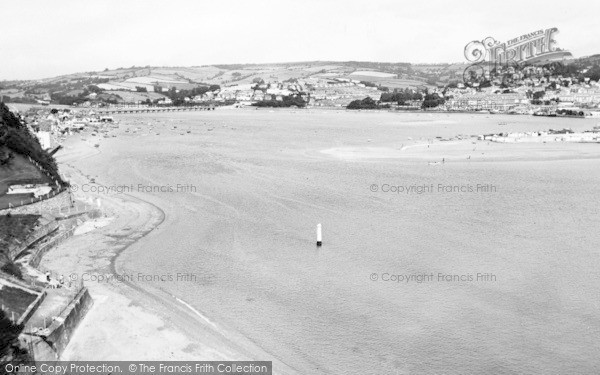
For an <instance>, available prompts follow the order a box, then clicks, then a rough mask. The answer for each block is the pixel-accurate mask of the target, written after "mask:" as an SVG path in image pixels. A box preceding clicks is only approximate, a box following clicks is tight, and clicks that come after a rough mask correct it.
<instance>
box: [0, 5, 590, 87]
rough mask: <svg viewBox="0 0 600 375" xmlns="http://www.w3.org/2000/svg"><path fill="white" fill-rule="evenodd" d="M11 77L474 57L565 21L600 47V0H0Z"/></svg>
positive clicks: (580, 47)
mask: <svg viewBox="0 0 600 375" xmlns="http://www.w3.org/2000/svg"><path fill="white" fill-rule="evenodd" d="M0 14H1V15H2V17H1V18H0V79H33V78H44V77H53V76H57V75H60V74H67V73H74V72H83V71H94V70H103V69H104V68H111V69H112V68H118V67H130V66H132V65H136V66H145V65H155V66H156V65H157V66H195V65H208V64H218V63H264V62H289V61H308V60H339V61H341V60H361V61H386V62H412V63H415V62H458V61H464V60H465V59H464V56H463V48H464V46H465V45H466V44H467V43H468V42H470V41H472V40H475V39H478V40H481V39H483V38H485V37H487V36H492V37H494V38H496V39H497V40H500V41H506V40H508V39H511V38H513V37H517V36H520V35H521V34H526V33H529V32H532V31H535V30H538V29H541V28H548V27H553V26H555V27H558V29H559V30H560V32H559V34H557V36H556V40H557V42H558V46H560V47H562V48H565V49H568V50H570V51H571V52H572V53H573V55H575V56H576V57H578V56H585V55H590V54H594V53H600V43H599V42H598V41H596V38H597V37H598V35H600V19H599V17H600V3H598V2H595V1H591V0H586V1H582V0H569V1H564V0H562V1H556V0H550V1H537V0H534V1H529V0H527V1H525V0H518V1H515V0H508V1H504V0H503V1H499V0H498V1H493V2H491V1H487V0H484V1H481V0H479V1H470V0H467V1H453V2H452V1H448V0H422V1H418V0H417V1H415V0H412V1H404V0H402V1H401V0H389V1H388V0H371V1H365V0H360V1H355V0H339V1H338V0H331V1H329V0H295V1H288V0H278V1H266V0H240V1H238V0H234V1H232V0H229V1H222V0H221V1H217V0H215V1H200V0H196V1H189V0H175V1H174V0H162V1H155V0H143V1H141V0H140V1H130V0H101V1H100V0H85V1H83V0H65V1H61V0H57V1H47V0H44V1H37V0H19V1H8V0H0Z"/></svg>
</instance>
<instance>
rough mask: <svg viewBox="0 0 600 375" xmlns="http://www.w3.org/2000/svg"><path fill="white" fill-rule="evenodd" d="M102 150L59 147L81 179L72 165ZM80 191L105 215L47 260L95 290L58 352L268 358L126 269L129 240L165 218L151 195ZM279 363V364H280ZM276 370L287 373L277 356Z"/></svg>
mask: <svg viewBox="0 0 600 375" xmlns="http://www.w3.org/2000/svg"><path fill="white" fill-rule="evenodd" d="M97 154H98V150H97V149H96V148H93V146H92V145H90V144H89V143H88V142H83V141H74V142H73V143H71V144H70V145H69V146H67V147H65V149H63V150H61V152H60V153H59V154H58V155H57V160H58V162H59V164H60V168H61V172H62V173H63V174H64V175H65V176H66V177H67V178H68V179H69V181H70V182H71V183H72V184H74V185H76V186H82V185H84V184H86V183H89V181H90V176H88V175H84V174H83V173H82V172H81V171H80V170H79V169H77V168H76V167H74V166H73V165H71V164H70V163H71V162H72V161H74V160H78V161H82V160H84V159H85V158H87V157H90V156H92V155H97ZM75 196H76V197H78V198H80V199H83V200H87V201H90V199H91V202H93V203H94V204H96V203H97V199H98V198H100V202H101V203H100V204H101V209H102V212H103V214H104V217H102V218H99V219H95V220H90V221H88V222H85V223H84V224H82V225H81V226H80V227H79V228H78V229H77V230H76V231H75V235H74V236H73V237H72V238H71V239H69V240H68V241H66V242H65V243H63V244H61V245H59V246H57V247H55V248H53V249H52V250H51V251H49V252H48V253H47V254H46V255H45V256H44V258H43V261H42V266H43V267H45V268H47V269H50V270H52V271H54V272H56V273H57V274H58V273H64V274H65V275H68V279H69V280H72V281H77V280H79V279H82V278H83V279H84V283H85V285H86V286H87V287H88V288H89V290H90V293H91V295H92V297H93V298H94V306H93V308H92V309H91V311H90V312H89V313H88V314H87V316H86V318H85V319H84V321H83V322H82V324H81V325H80V326H79V327H78V329H77V331H76V334H75V335H74V336H73V338H72V340H71V342H70V343H69V345H68V347H67V350H66V351H65V352H64V353H63V356H62V357H61V360H90V359H93V360H133V359H135V360H156V359H157V358H160V359H165V360H196V361H197V360H252V359H258V358H267V357H268V358H269V360H274V361H275V362H277V361H276V359H272V358H271V357H270V356H268V355H267V354H266V353H265V352H263V351H262V350H261V349H260V348H258V347H257V346H256V345H254V344H253V343H251V342H250V341H249V340H247V339H245V338H242V337H238V336H235V335H234V334H230V333H229V332H227V331H226V329H224V328H222V327H218V326H217V325H216V324H214V323H213V322H211V321H210V320H208V319H207V318H206V317H204V316H203V315H202V314H201V313H200V312H199V311H197V310H195V309H194V308H192V307H191V306H190V305H189V304H187V303H185V301H182V300H181V299H177V298H176V297H174V296H171V295H169V294H166V293H164V292H161V291H160V290H158V289H155V288H151V287H148V286H146V287H141V286H140V284H139V283H132V282H130V281H129V280H127V279H119V277H118V276H117V277H115V278H113V279H110V278H111V275H112V276H116V275H122V274H123V271H122V270H121V266H120V263H119V255H120V254H121V253H122V252H124V251H126V250H127V249H128V248H129V247H130V246H131V245H133V244H136V245H137V246H143V242H144V241H147V240H151V237H152V236H153V235H154V233H155V232H156V231H159V230H160V225H161V224H162V223H163V222H164V221H165V219H166V218H165V214H164V212H163V211H162V210H161V209H160V208H159V207H157V206H155V205H153V204H152V203H150V202H147V201H143V200H141V199H139V198H135V197H133V196H130V195H126V194H122V195H102V196H97V195H94V194H91V193H86V194H81V193H77V192H75ZM67 270H68V272H67ZM279 371H281V372H279ZM278 373H288V370H287V369H286V366H285V365H283V364H282V363H278Z"/></svg>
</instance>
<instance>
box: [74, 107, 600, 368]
mask: <svg viewBox="0 0 600 375" xmlns="http://www.w3.org/2000/svg"><path fill="white" fill-rule="evenodd" d="M137 118H140V119H143V121H144V125H132V126H123V125H122V126H121V128H122V129H123V128H127V127H129V128H133V127H135V126H141V127H142V128H143V129H145V128H146V127H147V126H148V125H147V123H148V122H152V123H156V119H157V120H159V121H160V122H161V124H160V125H154V130H152V131H145V130H142V131H140V132H139V133H141V134H147V135H143V136H142V135H140V134H138V135H136V136H132V135H129V134H125V133H123V134H122V135H121V136H120V137H119V138H110V139H106V140H105V141H103V144H102V146H101V148H100V149H101V151H102V153H101V154H100V155H98V156H95V157H92V158H88V159H86V160H85V161H81V162H80V167H81V168H82V169H83V170H84V171H88V172H91V171H93V173H92V174H93V175H96V174H97V175H98V181H99V182H101V183H103V184H106V185H131V184H133V185H134V186H135V190H138V189H137V185H138V184H141V185H143V186H144V187H147V186H151V187H154V188H156V187H157V186H162V187H165V186H170V187H171V189H170V190H173V191H169V189H163V190H167V191H163V192H160V191H154V192H138V191H136V192H134V193H133V194H134V195H137V196H140V197H143V198H144V199H147V200H149V201H151V202H153V203H155V204H157V205H159V206H160V207H161V208H163V210H164V211H165V212H166V214H167V220H166V221H165V223H163V224H162V225H161V227H160V228H159V229H158V230H157V231H156V232H155V233H154V234H153V235H152V236H151V238H148V239H146V240H145V241H144V246H133V247H132V248H131V249H130V250H128V252H126V253H125V254H124V255H123V256H122V258H121V261H122V264H123V265H124V268H126V269H127V270H130V271H132V272H141V273H144V274H171V275H176V274H177V273H191V274H193V275H195V276H196V278H195V280H193V281H191V282H190V281H186V280H184V281H177V280H175V281H173V282H160V281H157V282H154V283H153V285H154V286H157V287H159V288H161V289H163V290H165V291H167V292H168V293H171V294H173V295H175V296H177V297H178V298H181V299H182V300H183V301H186V302H187V303H189V304H190V305H191V306H193V308H194V309H196V310H197V311H199V312H200V313H202V314H203V315H205V316H206V317H207V318H208V319H210V321H212V322H215V324H217V325H222V326H224V327H227V328H228V329H234V330H236V331H238V332H240V333H242V334H243V335H245V336H247V337H249V338H250V339H251V340H252V341H254V342H255V343H256V344H258V345H259V346H261V347H263V348H264V349H265V350H266V351H267V352H269V353H272V355H273V356H275V357H277V358H279V359H280V360H282V361H283V362H285V363H286V364H288V365H289V366H291V367H292V368H295V369H296V370H297V371H298V372H299V373H303V374H309V373H310V374H321V373H322V374H343V373H347V374H384V373H390V374H442V373H443V374H481V373H494V374H515V373H539V374H548V373H570V374H590V373H598V372H599V371H600V359H599V358H598V355H597V354H598V353H600V340H598V337H600V309H599V307H600V306H599V305H600V302H599V300H598V295H600V280H599V279H600V277H599V276H598V275H599V274H598V269H599V266H600V255H599V252H598V249H599V248H600V246H599V245H600V236H599V235H598V231H597V228H598V225H599V224H600V219H599V216H598V204H597V201H596V195H597V191H598V186H599V183H600V172H599V171H600V168H599V167H600V161H599V160H598V155H600V153H598V151H597V149H598V147H595V146H598V145H548V148H547V149H546V151H536V153H535V157H534V156H533V155H532V156H531V158H530V159H532V160H535V161H529V160H528V159H529V158H528V156H527V155H528V152H527V147H530V146H528V145H517V146H514V145H513V146H506V147H513V148H511V149H510V150H513V151H514V147H516V148H517V149H518V152H520V153H521V156H520V157H518V158H511V157H510V156H509V155H507V157H506V158H505V159H503V160H497V159H493V158H489V159H488V158H486V156H485V154H479V155H477V156H474V157H473V158H472V159H471V160H458V159H453V158H449V159H448V160H447V162H446V163H444V164H443V165H436V166H430V165H428V164H427V162H426V160H405V159H393V158H392V159H355V160H345V159H341V158H337V157H335V156H332V155H328V154H326V153H323V152H322V151H323V150H328V149H332V148H341V149H345V148H361V147H372V148H378V147H385V148H388V149H399V148H401V147H403V146H406V145H410V144H415V143H419V142H426V140H427V139H428V138H429V139H431V138H433V137H436V136H443V137H449V136H455V135H457V134H482V133H486V132H491V131H526V130H544V129H548V128H562V127H566V126H569V127H572V128H574V129H591V127H592V126H593V125H595V122H594V121H589V120H581V119H551V118H533V117H521V116H484V115H461V114H456V115H451V116H448V115H445V114H444V115H429V114H394V113H347V112H343V111H342V112H336V111H312V112H309V111H298V112H297V113H292V112H287V111H249V110H217V111H214V112H200V113H181V114H168V115H160V116H156V115H143V116H138V117H137ZM121 119H122V120H128V121H132V119H133V118H132V117H127V116H122V117H121ZM499 122H508V125H506V126H499V125H498V123H499ZM173 126H177V129H173ZM157 129H160V130H157ZM209 129H211V130H209ZM187 130H190V131H191V133H189V134H188V133H187ZM156 132H160V133H161V135H160V136H157V135H156V134H155V133H156ZM180 133H184V135H181V134H180ZM409 137H410V138H412V139H409ZM488 147H496V145H491V146H488ZM497 147H503V146H500V145H498V146H497ZM523 150H525V151H523ZM556 150H558V151H560V152H561V155H570V154H571V155H577V156H576V157H575V160H573V159H569V160H551V159H553V155H556V152H554V151H556ZM523 155H524V156H523ZM545 158H546V159H548V161H540V159H545ZM511 159H514V160H511ZM431 161H439V160H438V159H437V157H436V159H435V160H434V159H433V157H432V160H431ZM178 184H179V185H181V187H180V189H179V190H180V191H177V190H178V187H177V185H178ZM478 184H479V185H480V187H481V189H483V187H484V186H485V187H488V188H489V189H490V190H491V191H488V192H482V191H477V185H478ZM384 185H390V186H396V187H397V188H396V189H397V190H399V189H400V188H399V187H400V186H403V187H404V189H405V191H404V192H402V193H400V194H398V193H392V192H385V191H382V189H383V190H386V189H388V188H389V187H387V188H384ZM373 186H375V187H376V188H377V191H373V190H375V188H374V187H373ZM410 186H413V187H414V188H413V190H412V191H413V192H412V193H406V190H407V189H408V188H409V187H410ZM419 186H421V188H420V189H424V188H425V187H431V186H433V189H431V190H432V191H425V192H423V193H421V194H417V193H415V192H414V191H416V189H419V188H418V187H419ZM440 186H441V188H440ZM469 186H470V187H471V188H473V189H474V190H475V191H473V192H470V191H468V190H469V189H468V187H469ZM492 187H493V188H494V189H495V190H494V189H492ZM440 189H441V190H440ZM452 189H454V191H453V192H449V191H448V190H452ZM461 189H462V190H463V191H462V192H461V191H460V190H461ZM481 189H480V190H481ZM142 190H147V189H142ZM456 190H458V191H456ZM317 223H322V225H323V241H324V245H323V246H322V247H321V248H316V246H315V238H316V237H315V227H316V224H317ZM423 274H425V275H433V277H428V278H427V279H419V280H421V281H422V282H417V278H416V277H417V275H423ZM478 274H481V277H480V280H477V275H478ZM393 275H405V276H397V277H396V276H393ZM411 275H413V276H411ZM440 275H441V276H440ZM446 275H451V276H446ZM452 275H454V277H453V276H452ZM469 275H470V276H471V278H472V280H471V279H470V277H469ZM484 275H488V276H487V278H488V280H487V281H484V280H483V278H484V277H486V276H484ZM461 276H462V278H463V280H465V281H460V277H461ZM175 277H176V276H175ZM402 277H404V279H402ZM419 277H422V276H419ZM447 277H449V278H450V279H451V281H447ZM375 278H377V280H376V281H374V280H373V279H375ZM394 278H396V279H402V280H401V281H400V282H395V281H391V280H390V279H394ZM406 278H408V281H406ZM456 278H458V279H459V280H458V281H457V280H456ZM386 280H387V281H386ZM261 359H262V358H261ZM266 359H267V360H268V358H266ZM275 370H276V371H277V369H275Z"/></svg>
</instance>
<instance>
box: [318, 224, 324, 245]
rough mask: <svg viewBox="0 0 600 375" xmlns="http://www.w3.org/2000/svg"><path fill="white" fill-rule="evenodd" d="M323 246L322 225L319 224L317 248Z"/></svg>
mask: <svg viewBox="0 0 600 375" xmlns="http://www.w3.org/2000/svg"><path fill="white" fill-rule="evenodd" d="M322 244H323V240H322V236H321V224H317V247H320V246H321V245H322Z"/></svg>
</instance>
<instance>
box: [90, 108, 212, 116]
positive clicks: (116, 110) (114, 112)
mask: <svg viewBox="0 0 600 375" xmlns="http://www.w3.org/2000/svg"><path fill="white" fill-rule="evenodd" d="M214 110H215V106H196V107H137V108H126V107H125V108H109V109H100V110H98V114H100V115H117V114H129V113H154V112H180V111H214Z"/></svg>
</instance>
